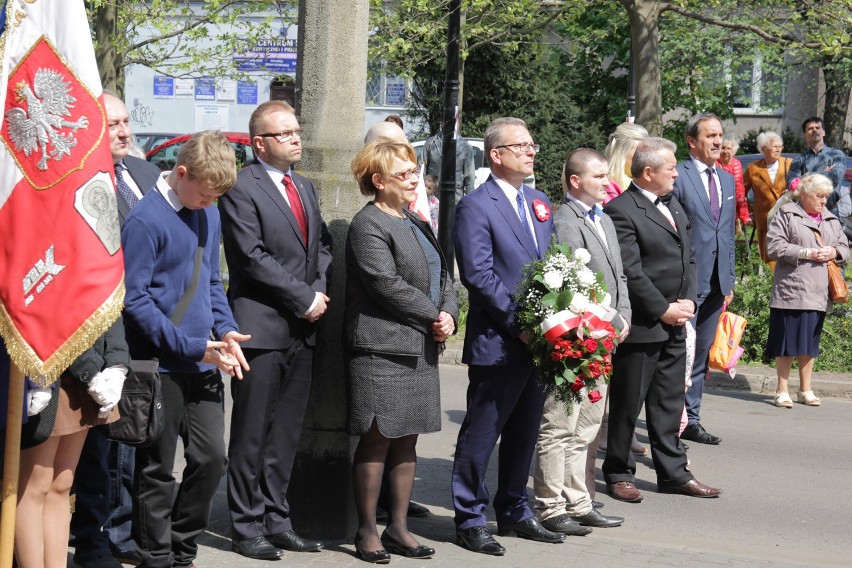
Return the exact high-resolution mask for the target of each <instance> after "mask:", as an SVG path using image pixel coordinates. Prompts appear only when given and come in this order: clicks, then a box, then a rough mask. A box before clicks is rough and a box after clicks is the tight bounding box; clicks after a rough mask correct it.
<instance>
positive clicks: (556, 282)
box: [544, 270, 562, 290]
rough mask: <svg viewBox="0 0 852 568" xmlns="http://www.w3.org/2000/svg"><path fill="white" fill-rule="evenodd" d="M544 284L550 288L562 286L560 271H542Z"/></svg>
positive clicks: (554, 288) (555, 288)
mask: <svg viewBox="0 0 852 568" xmlns="http://www.w3.org/2000/svg"><path fill="white" fill-rule="evenodd" d="M544 284H545V285H546V286H547V287H548V288H550V289H551V290H559V289H560V288H562V273H561V272H559V271H558V270H550V271H548V272H545V273H544Z"/></svg>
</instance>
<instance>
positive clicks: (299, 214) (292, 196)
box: [283, 175, 308, 243]
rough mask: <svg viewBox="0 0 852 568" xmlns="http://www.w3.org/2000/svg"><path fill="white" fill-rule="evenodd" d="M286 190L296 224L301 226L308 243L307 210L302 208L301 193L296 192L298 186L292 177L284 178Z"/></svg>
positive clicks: (300, 228) (286, 176)
mask: <svg viewBox="0 0 852 568" xmlns="http://www.w3.org/2000/svg"><path fill="white" fill-rule="evenodd" d="M283 182H284V189H285V190H286V191H287V200H288V201H289V202H290V209H291V210H292V211H293V217H295V218H296V223H298V224H299V230H300V231H302V237H303V238H304V239H305V242H306V243H307V242H308V219H307V218H306V217H305V208H304V207H302V200H301V199H300V198H299V192H298V191H296V186H295V184H293V180H292V179H290V176H288V175H285V176H284V180H283Z"/></svg>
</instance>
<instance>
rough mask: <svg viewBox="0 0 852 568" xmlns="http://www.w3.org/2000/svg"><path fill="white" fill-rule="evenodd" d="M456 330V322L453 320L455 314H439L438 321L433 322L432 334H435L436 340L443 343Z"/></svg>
mask: <svg viewBox="0 0 852 568" xmlns="http://www.w3.org/2000/svg"><path fill="white" fill-rule="evenodd" d="M455 331H456V322H455V321H453V316H451V315H450V314H448V313H447V312H441V313H439V314H438V321H436V322H435V323H433V324H432V334H433V335H434V336H435V341H437V342H438V343H443V342H444V341H446V340H447V338H448V337H449V336H451V335H452V334H453V333H454V332H455Z"/></svg>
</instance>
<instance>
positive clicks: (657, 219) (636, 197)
mask: <svg viewBox="0 0 852 568" xmlns="http://www.w3.org/2000/svg"><path fill="white" fill-rule="evenodd" d="M631 187H632V188H633V191H631V192H630V195H631V197H633V201H634V203H636V207H637V208H639V209H641V210H642V211H644V212H645V216H646V217H647V218H648V220H649V221H651V222H653V223H655V224H657V225H659V226H660V227H662V228H663V229H665V230H666V231H668V232H669V233H671V234H672V235H674V236H675V237H677V238H678V239H680V235H679V234H678V229H680V230H682V229H683V227H680V226H678V229H675V228H674V227H672V224H671V223H670V222H669V220H668V219H666V216H665V215H663V213H662V211H660V210H659V209H657V206H656V205H654V204H653V203H651V202H650V201H649V200H648V198H647V197H645V195H643V194H642V192H641V191H639V189H638V188H636V186H633V185H631ZM674 216H675V215H674V213H672V217H674ZM675 224H678V223H677V220H676V221H675Z"/></svg>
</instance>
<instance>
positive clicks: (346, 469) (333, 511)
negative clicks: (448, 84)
mask: <svg viewBox="0 0 852 568" xmlns="http://www.w3.org/2000/svg"><path fill="white" fill-rule="evenodd" d="M300 4H301V6H300V12H299V40H298V49H299V73H297V75H298V77H299V80H298V83H297V85H296V89H297V93H296V98H297V105H298V106H297V112H299V122H300V124H301V126H302V129H303V130H304V131H305V138H304V140H303V142H302V144H303V146H304V150H305V151H304V155H303V158H302V161H301V163H299V164H297V169H298V170H299V171H300V173H302V174H304V175H305V176H307V177H308V178H309V179H311V180H312V181H313V182H314V185H315V187H316V188H317V191H318V192H319V198H320V207H321V209H322V214H323V217H324V219H325V221H326V223H327V224H328V226H329V229H330V231H331V233H332V235H333V237H334V274H333V278H332V285H331V290H330V292H329V294H328V295H329V296H330V297H331V303H330V304H329V311H328V312H327V313H326V315H325V316H323V318H322V320H321V322H322V323H321V325H320V327H319V330H318V336H317V347H316V352H315V357H314V376H313V387H312V389H311V398H310V401H309V403H308V411H307V415H306V416H305V426H304V429H303V431H302V439H301V443H300V448H299V453H298V455H297V457H296V465H295V467H294V470H293V477H292V482H291V483H290V491H289V492H288V499H289V502H290V505H291V507H292V518H293V522H294V525H295V529H296V532H298V533H299V534H302V535H304V536H307V537H311V538H317V539H322V540H348V539H351V538H352V535H353V534H354V532H355V527H356V522H355V517H356V515H355V512H354V504H353V500H352V481H351V469H352V457H351V456H352V449H353V443H354V442H355V439H354V438H352V437H350V436H349V435H348V434H347V433H346V390H345V388H346V387H345V378H344V373H343V347H342V323H343V308H344V303H345V298H344V294H345V280H346V278H345V276H346V274H345V272H346V270H345V267H344V262H343V260H344V244H345V239H346V233H347V230H348V228H349V221H350V220H351V219H352V217H353V215H355V213H356V212H358V210H359V209H360V208H361V207H362V206H363V204H364V203H365V202H366V199H365V198H364V197H363V196H362V195H361V194H360V192H359V191H358V186H357V184H356V183H355V180H354V178H353V177H352V172H351V169H350V163H351V161H352V158H353V157H355V154H356V153H357V152H358V150H359V149H360V148H361V146H362V145H363V139H364V100H365V96H366V84H367V37H368V29H369V28H368V23H369V18H368V16H369V1H368V0H351V1H349V2H328V1H327V0H302V1H301V3H300Z"/></svg>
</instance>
